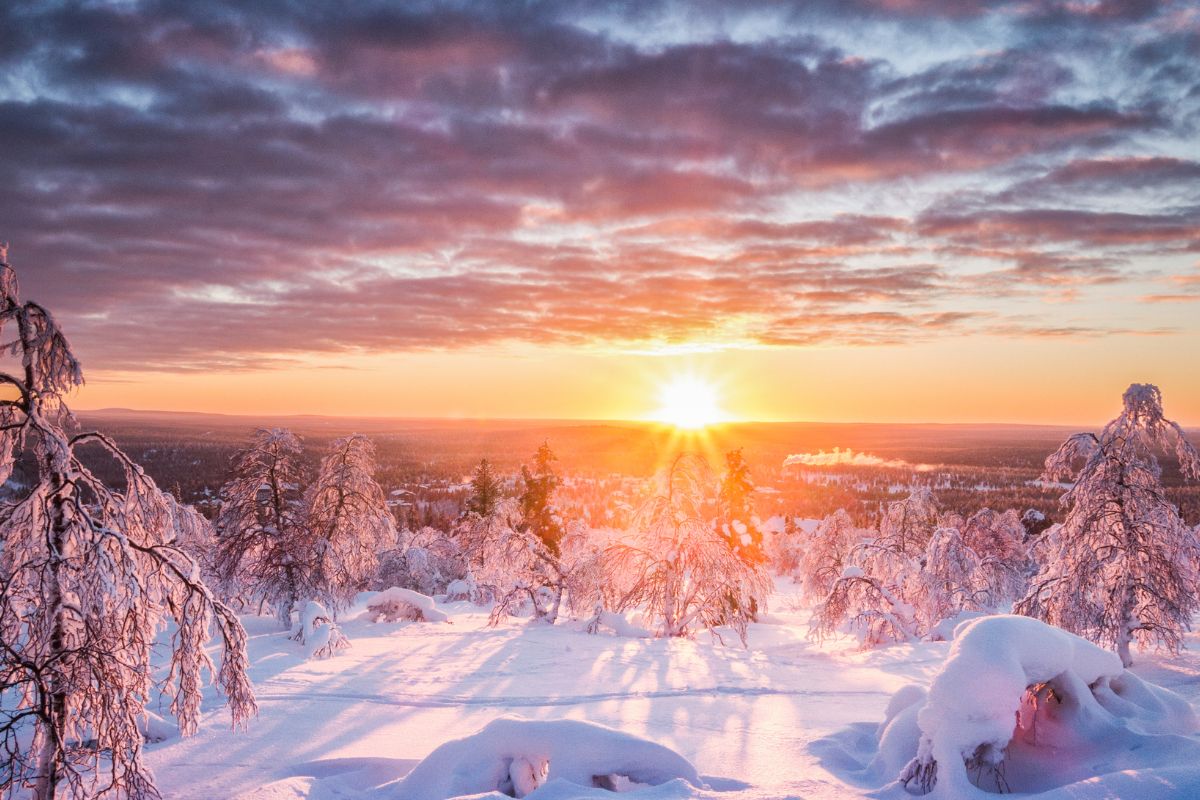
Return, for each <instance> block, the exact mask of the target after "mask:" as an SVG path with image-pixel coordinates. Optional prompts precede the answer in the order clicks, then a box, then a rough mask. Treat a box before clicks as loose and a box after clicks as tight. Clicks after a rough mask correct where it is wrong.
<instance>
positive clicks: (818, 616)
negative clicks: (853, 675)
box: [809, 565, 921, 647]
mask: <svg viewBox="0 0 1200 800" xmlns="http://www.w3.org/2000/svg"><path fill="white" fill-rule="evenodd" d="M809 630H810V634H811V635H812V636H815V637H816V638H817V639H824V638H826V637H828V636H832V635H834V634H835V633H837V632H839V631H842V630H847V631H848V632H850V633H852V634H853V635H855V636H856V637H858V640H859V641H860V642H861V643H862V645H863V647H873V646H875V645H878V644H883V643H885V642H907V641H912V640H913V639H916V638H918V637H919V636H920V633H921V630H920V624H919V622H918V620H917V612H916V609H915V608H914V607H913V605H912V604H911V603H908V602H906V601H905V600H904V599H903V597H902V596H901V594H900V590H899V589H898V588H897V587H896V586H894V585H890V584H888V583H886V582H884V581H882V580H880V579H879V578H876V577H874V576H872V575H868V574H867V573H866V572H864V571H863V569H862V567H856V566H853V565H850V566H847V567H845V569H843V570H842V574H841V577H839V578H838V579H837V580H836V581H834V584H833V588H832V589H830V591H829V594H828V595H827V596H826V597H825V599H824V600H823V601H822V602H821V603H820V604H819V605H818V606H817V607H816V608H815V609H814V610H813V615H812V619H811V620H810V621H809Z"/></svg>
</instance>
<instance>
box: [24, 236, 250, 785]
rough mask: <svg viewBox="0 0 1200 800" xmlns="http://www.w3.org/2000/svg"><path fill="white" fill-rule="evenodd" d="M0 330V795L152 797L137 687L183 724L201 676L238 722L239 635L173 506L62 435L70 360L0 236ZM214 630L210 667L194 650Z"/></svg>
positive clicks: (142, 697) (142, 478)
mask: <svg viewBox="0 0 1200 800" xmlns="http://www.w3.org/2000/svg"><path fill="white" fill-rule="evenodd" d="M0 330H2V331H3V333H4V334H7V335H8V337H9V338H8V340H7V341H8V343H7V344H6V346H5V347H6V349H7V351H8V352H10V353H12V354H13V355H14V356H15V357H16V362H17V363H16V368H15V369H14V370H13V372H0V384H5V385H7V386H8V387H9V388H10V390H11V396H10V398H9V399H4V400H0V477H3V478H7V477H8V476H9V475H10V474H11V472H12V468H13V464H14V462H15V460H16V459H17V458H18V457H21V456H22V455H28V456H29V458H30V459H31V463H32V469H33V472H34V477H33V480H32V482H31V485H30V486H29V488H28V489H27V490H25V491H24V493H23V494H22V495H20V496H18V497H17V498H15V499H14V501H12V502H7V503H4V504H3V505H2V506H0V541H2V542H3V549H2V550H0V694H2V695H3V697H4V698H5V699H4V703H3V705H2V706H0V754H2V756H3V759H4V762H5V763H4V767H3V768H0V794H2V795H4V796H6V797H12V796H15V795H21V794H23V791H32V796H33V797H34V798H35V799H36V800H54V798H55V797H57V796H60V795H62V794H63V793H64V792H65V793H70V794H71V795H72V796H76V797H85V796H86V797H98V796H106V797H129V798H144V797H157V796H158V793H157V791H156V790H155V788H154V781H153V776H152V774H151V773H150V770H149V769H148V768H147V767H146V765H145V764H144V763H143V761H142V742H143V738H142V734H141V731H140V728H139V722H140V721H141V718H142V716H143V715H144V713H145V711H144V709H145V705H146V703H147V702H148V701H149V700H150V698H151V694H152V691H154V690H155V689H160V690H162V691H165V692H166V693H167V694H168V695H170V696H171V697H172V704H171V710H172V712H173V713H174V714H175V716H176V717H177V718H178V720H179V724H180V729H181V732H182V733H183V734H184V735H190V734H192V733H194V732H195V731H196V727H197V724H198V722H199V716H200V701H201V687H202V685H203V673H204V672H205V671H208V672H210V673H212V674H215V675H216V678H217V682H218V684H219V685H220V687H221V689H222V690H223V691H224V692H225V693H226V695H227V696H228V698H229V708H230V713H231V715H232V717H233V721H234V724H235V725H240V724H242V723H243V722H244V721H246V720H247V719H248V718H249V717H250V716H252V715H253V714H254V713H255V712H256V706H255V703H254V697H253V693H252V691H251V688H250V684H249V682H248V680H247V679H246V650H245V645H246V634H245V631H244V630H243V629H242V627H241V625H240V624H239V623H238V621H237V618H236V617H235V615H234V614H233V613H232V611H230V609H229V608H227V607H226V606H225V605H223V604H222V603H221V602H219V601H218V600H217V599H215V598H214V597H213V595H212V593H211V592H210V591H209V589H208V587H206V586H205V585H204V583H203V581H202V580H201V578H200V570H199V568H198V566H197V564H196V562H195V560H194V559H193V558H192V557H191V556H190V555H189V554H188V553H187V551H186V549H185V548H184V547H183V546H182V545H181V543H177V538H178V537H179V531H178V524H179V521H180V519H181V517H182V516H183V515H182V514H181V511H180V506H178V504H177V503H176V502H175V501H174V500H173V499H172V498H170V497H168V496H167V495H166V494H165V493H164V492H162V491H161V490H159V488H158V487H157V486H156V485H155V484H154V481H152V480H151V479H150V478H149V477H148V476H147V475H146V474H145V473H144V472H143V471H142V469H141V467H139V466H138V465H137V464H135V463H133V461H132V460H130V458H129V457H128V456H127V455H126V454H125V453H124V452H122V451H121V449H120V448H118V447H117V445H116V444H115V443H114V442H113V441H112V440H111V439H109V438H108V437H106V436H104V435H102V434H99V433H79V434H74V435H71V434H70V433H69V432H68V426H70V425H72V424H73V420H72V418H71V416H70V414H69V412H68V411H67V409H66V407H65V406H64V404H63V398H64V396H65V395H66V394H67V393H68V392H69V391H71V390H72V389H73V388H75V387H76V386H78V385H80V384H81V383H82V382H83V375H82V371H81V369H80V366H79V363H78V362H77V361H76V359H75V356H74V355H73V354H72V352H71V348H70V346H69V344H68V342H67V340H66V338H65V337H64V336H63V334H62V332H61V331H60V329H59V327H58V326H57V324H56V323H55V321H54V319H53V317H52V316H51V315H50V313H49V312H48V311H47V310H46V309H44V308H43V307H41V306H40V305H38V304H36V303H32V302H23V301H22V300H21V298H20V294H19V291H18V287H17V280H16V275H15V274H14V272H13V270H12V268H11V267H10V266H9V264H8V259H7V249H6V248H5V247H0ZM84 448H90V449H91V450H93V452H96V454H100V453H102V454H105V455H107V456H108V457H110V458H112V459H113V460H115V461H116V463H117V465H118V466H119V468H120V470H121V473H122V475H123V481H122V484H121V487H120V488H119V489H117V488H113V487H112V486H109V485H107V484H105V483H104V482H103V481H102V480H100V479H99V478H98V477H97V476H96V474H95V473H93V472H92V470H90V469H89V468H88V467H87V466H85V464H84V463H83V461H82V460H81V458H80V451H81V450H82V449H84ZM185 527H186V526H185ZM168 621H170V622H173V623H174V627H173V630H172V634H171V636H170V638H169V640H168V641H167V645H166V650H167V653H169V656H170V669H169V670H168V672H167V674H166V676H165V677H164V678H163V680H162V682H161V683H159V684H156V682H155V679H154V678H153V677H152V674H151V670H150V655H151V648H152V646H153V645H154V641H155V637H156V635H157V634H158V633H159V632H160V631H162V630H163V629H164V628H165V627H166V624H167V622H168ZM214 630H215V632H216V634H217V635H218V636H219V637H220V638H221V640H222V642H223V644H224V656H223V658H222V660H221V666H220V668H219V669H218V668H216V667H215V665H214V664H213V662H212V661H211V659H210V657H209V655H208V651H207V649H206V646H207V644H208V642H209V640H210V638H211V637H212V635H213V632H214Z"/></svg>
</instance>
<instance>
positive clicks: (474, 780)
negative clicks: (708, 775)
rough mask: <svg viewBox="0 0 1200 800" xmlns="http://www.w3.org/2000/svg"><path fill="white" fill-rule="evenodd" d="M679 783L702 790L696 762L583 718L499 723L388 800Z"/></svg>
mask: <svg viewBox="0 0 1200 800" xmlns="http://www.w3.org/2000/svg"><path fill="white" fill-rule="evenodd" d="M676 780H683V781H686V782H687V783H689V784H691V785H692V786H695V787H700V788H703V783H702V781H701V780H700V776H699V774H698V773H697V772H696V768H695V767H694V766H692V764H691V762H690V761H688V760H687V759H686V758H684V757H683V756H681V755H679V754H678V753H676V752H675V751H674V750H671V749H669V748H667V747H664V746H662V745H660V744H656V743H654V742H651V741H649V740H647V739H642V738H639V737H637V736H632V735H630V734H627V733H622V732H620V731H616V730H613V729H612V728H606V727H604V726H603V725H596V724H594V723H591V722H583V721H580V720H572V719H555V720H525V719H517V718H513V717H500V718H499V719H495V720H493V721H492V722H490V723H488V724H487V725H486V726H485V727H484V728H483V730H481V731H479V732H477V733H475V734H472V735H471V736H467V737H464V738H462V739H455V740H452V741H449V742H446V743H445V744H443V745H441V746H440V747H438V748H437V749H436V750H434V751H433V752H432V753H430V754H429V755H428V756H427V757H426V758H425V759H424V760H423V761H421V763H419V764H417V766H416V767H414V768H413V771H412V772H410V773H409V774H408V775H407V776H405V777H404V779H403V780H401V781H399V782H398V783H397V784H395V791H394V792H391V793H389V794H388V796H389V797H390V798H392V800H446V798H451V797H459V796H462V795H474V794H481V793H484V792H501V793H503V794H507V795H509V796H511V797H524V796H525V795H526V794H528V793H529V792H531V791H533V790H534V789H536V788H537V787H539V786H541V785H542V784H543V783H546V782H547V781H563V782H566V783H568V784H574V785H575V786H579V787H586V788H592V787H601V788H608V787H612V786H619V785H623V784H624V785H628V782H632V783H634V784H647V785H651V786H657V785H659V784H663V783H668V782H669V781H676ZM547 788H550V787H547ZM564 788H565V787H564ZM539 794H540V793H539ZM556 794H562V792H558V793H556Z"/></svg>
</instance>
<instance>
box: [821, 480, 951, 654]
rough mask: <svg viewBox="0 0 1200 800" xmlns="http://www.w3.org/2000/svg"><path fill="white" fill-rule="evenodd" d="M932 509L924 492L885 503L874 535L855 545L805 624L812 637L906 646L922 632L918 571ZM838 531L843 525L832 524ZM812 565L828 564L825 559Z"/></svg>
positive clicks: (931, 529)
mask: <svg viewBox="0 0 1200 800" xmlns="http://www.w3.org/2000/svg"><path fill="white" fill-rule="evenodd" d="M936 522H937V506H936V505H935V503H934V500H933V495H932V493H930V491H929V490H928V489H927V488H924V487H922V488H918V489H916V490H914V491H913V492H912V493H911V494H910V495H909V496H908V497H906V498H905V499H903V500H897V501H895V502H893V503H890V504H888V506H887V507H886V508H885V509H884V512H883V514H882V515H881V528H880V531H879V534H878V536H876V537H874V538H867V539H865V540H863V541H860V542H859V543H858V544H856V545H855V546H854V547H853V548H852V549H851V550H850V552H849V554H848V555H847V556H846V557H845V564H846V566H845V567H844V568H843V570H842V572H841V574H840V575H839V576H838V577H837V578H836V579H835V580H834V581H833V584H832V586H831V587H830V589H829V592H828V594H827V595H826V597H825V599H824V600H822V601H821V603H819V604H818V605H817V606H816V608H815V609H814V610H813V616H812V620H811V621H810V623H809V626H810V629H811V632H812V634H813V635H814V636H816V637H817V638H824V637H826V636H829V635H832V634H833V633H835V632H837V631H840V630H843V629H845V630H849V631H850V632H851V633H853V634H854V635H856V636H857V637H858V638H859V640H860V641H861V642H862V643H863V646H864V647H871V646H874V645H877V644H881V643H884V642H888V641H908V640H911V639H914V638H917V637H919V636H920V635H921V633H922V632H923V627H922V626H923V623H924V620H923V619H922V618H919V617H918V607H919V605H920V602H919V600H920V599H923V598H925V597H926V595H927V591H926V590H927V588H928V585H927V584H926V583H925V582H924V580H923V578H922V575H921V571H922V561H923V559H924V557H925V551H926V548H927V546H928V545H929V542H930V540H931V539H932V538H933V532H934V528H935V526H936ZM834 525H835V526H836V528H837V529H842V528H843V525H844V523H842V522H835V523H834ZM817 563H828V558H825V559H822V561H819V562H817Z"/></svg>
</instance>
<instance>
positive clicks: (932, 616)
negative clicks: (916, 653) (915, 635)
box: [908, 527, 990, 632]
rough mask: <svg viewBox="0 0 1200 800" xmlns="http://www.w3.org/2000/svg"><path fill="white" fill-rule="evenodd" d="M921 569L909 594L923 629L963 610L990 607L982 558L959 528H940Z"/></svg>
mask: <svg viewBox="0 0 1200 800" xmlns="http://www.w3.org/2000/svg"><path fill="white" fill-rule="evenodd" d="M921 563H922V566H921V569H920V570H919V571H918V572H916V573H915V574H914V575H913V576H912V579H911V582H910V586H909V587H908V588H909V592H908V593H909V595H910V597H911V598H912V600H913V601H914V603H915V605H916V608H917V614H918V616H919V618H920V622H921V628H922V632H924V631H928V630H929V629H931V628H932V627H933V626H934V625H936V624H937V623H938V622H939V621H941V620H943V619H945V618H947V617H950V616H953V615H955V614H958V613H959V612H960V611H978V610H981V609H983V608H986V607H987V606H988V604H989V601H990V595H989V593H988V592H987V589H986V587H984V586H981V585H980V584H981V583H982V581H981V580H980V578H981V575H980V571H981V568H982V559H980V557H979V555H978V554H977V553H976V552H975V551H974V550H973V549H971V548H970V547H968V546H967V543H966V541H965V538H964V537H963V535H962V534H961V533H960V532H959V530H958V528H946V527H943V528H938V529H937V530H936V531H934V532H933V536H932V537H930V539H929V543H928V544H926V546H925V557H924V558H923V559H922V562H921Z"/></svg>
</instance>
